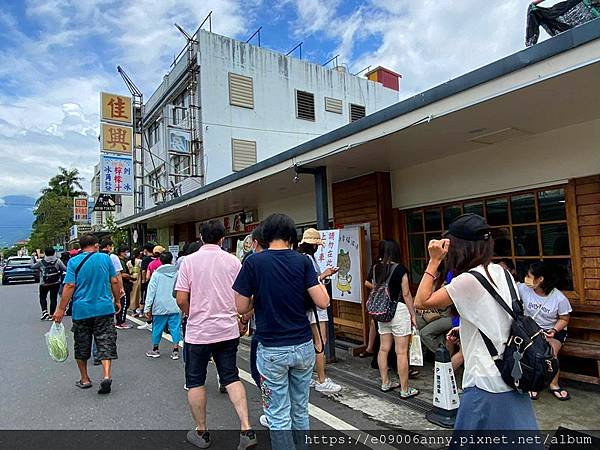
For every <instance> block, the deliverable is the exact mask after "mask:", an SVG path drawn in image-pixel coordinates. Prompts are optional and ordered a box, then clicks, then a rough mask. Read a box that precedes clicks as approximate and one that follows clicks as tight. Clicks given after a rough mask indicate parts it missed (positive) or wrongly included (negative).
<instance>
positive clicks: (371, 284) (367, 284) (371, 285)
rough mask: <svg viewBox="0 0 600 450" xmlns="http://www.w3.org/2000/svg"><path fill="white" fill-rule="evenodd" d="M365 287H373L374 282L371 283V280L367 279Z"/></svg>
mask: <svg viewBox="0 0 600 450" xmlns="http://www.w3.org/2000/svg"><path fill="white" fill-rule="evenodd" d="M365 287H366V288H367V289H373V287H374V286H373V283H371V282H370V281H369V280H366V281H365Z"/></svg>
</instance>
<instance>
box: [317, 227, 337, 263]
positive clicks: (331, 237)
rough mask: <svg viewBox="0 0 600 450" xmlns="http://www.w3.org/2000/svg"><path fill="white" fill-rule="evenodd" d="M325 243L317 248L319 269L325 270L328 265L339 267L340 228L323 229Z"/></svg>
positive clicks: (322, 238) (322, 237) (322, 235)
mask: <svg viewBox="0 0 600 450" xmlns="http://www.w3.org/2000/svg"><path fill="white" fill-rule="evenodd" d="M319 233H320V234H321V240H322V241H323V245H322V246H320V247H319V248H318V249H317V253H315V258H316V259H317V264H319V269H320V270H321V272H323V271H324V270H325V269H326V268H327V267H332V268H333V267H337V260H338V246H339V242H340V230H321V231H319Z"/></svg>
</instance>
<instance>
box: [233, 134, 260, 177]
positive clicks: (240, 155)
mask: <svg viewBox="0 0 600 450" xmlns="http://www.w3.org/2000/svg"><path fill="white" fill-rule="evenodd" d="M231 148H232V153H233V155H232V161H233V167H232V168H233V171H234V172H239V171H240V170H243V169H245V168H246V167H250V166H251V165H253V164H256V142H255V141H245V140H242V139H232V140H231Z"/></svg>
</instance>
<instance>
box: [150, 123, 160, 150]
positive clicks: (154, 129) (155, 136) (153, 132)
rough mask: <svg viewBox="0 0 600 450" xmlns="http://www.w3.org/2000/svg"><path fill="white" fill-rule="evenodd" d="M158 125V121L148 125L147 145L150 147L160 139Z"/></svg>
mask: <svg viewBox="0 0 600 450" xmlns="http://www.w3.org/2000/svg"><path fill="white" fill-rule="evenodd" d="M159 127H160V124H159V123H158V121H156V122H154V123H153V124H152V125H150V126H149V127H148V147H149V148H152V147H153V146H154V144H156V143H157V142H158V141H160V138H159V136H160V135H159V132H158V130H159Z"/></svg>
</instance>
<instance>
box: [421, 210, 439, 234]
mask: <svg viewBox="0 0 600 450" xmlns="http://www.w3.org/2000/svg"><path fill="white" fill-rule="evenodd" d="M425 231H442V214H441V212H440V210H439V208H436V209H428V210H426V211H425Z"/></svg>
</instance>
